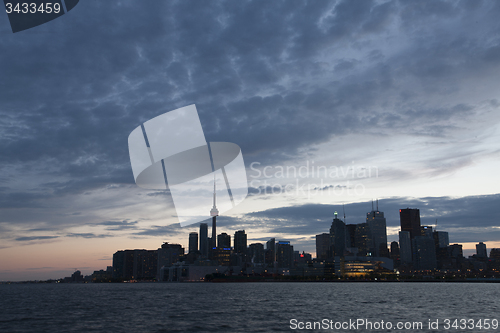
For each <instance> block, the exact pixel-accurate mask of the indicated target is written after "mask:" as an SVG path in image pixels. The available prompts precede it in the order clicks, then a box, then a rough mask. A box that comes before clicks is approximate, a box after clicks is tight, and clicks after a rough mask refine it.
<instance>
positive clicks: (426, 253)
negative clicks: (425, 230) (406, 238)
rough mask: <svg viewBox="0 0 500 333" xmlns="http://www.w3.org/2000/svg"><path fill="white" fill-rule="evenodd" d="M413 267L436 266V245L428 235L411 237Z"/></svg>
mask: <svg viewBox="0 0 500 333" xmlns="http://www.w3.org/2000/svg"><path fill="white" fill-rule="evenodd" d="M412 245H413V246H412V249H413V267H414V269H416V270H426V271H428V270H433V269H436V268H437V261H436V246H435V243H434V239H433V238H431V237H428V236H416V237H415V238H414V239H412Z"/></svg>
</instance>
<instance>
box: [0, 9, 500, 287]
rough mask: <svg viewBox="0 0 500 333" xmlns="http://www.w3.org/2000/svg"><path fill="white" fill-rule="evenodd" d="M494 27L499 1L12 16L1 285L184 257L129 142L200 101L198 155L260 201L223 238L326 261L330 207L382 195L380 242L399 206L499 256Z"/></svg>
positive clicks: (234, 214)
mask: <svg viewBox="0 0 500 333" xmlns="http://www.w3.org/2000/svg"><path fill="white" fill-rule="evenodd" d="M499 13H500V4H499V3H498V2H488V1H486V2H477V3H476V2H474V3H472V2H471V3H469V2H446V1H444V2H442V1H435V2H420V1H416V2H398V1H373V2H356V1H331V2H330V1H327V2H319V1H318V2H305V1H294V0H291V1H273V2H259V1H241V2H238V3H234V2H230V1H229V2H226V1H215V2H214V3H213V4H210V5H209V4H200V3H199V2H196V1H182V2H161V3H159V4H157V6H155V7H151V6H139V5H137V3H136V2H134V1H131V0H124V1H121V2H120V3H109V4H106V6H102V5H101V4H100V3H99V2H88V1H87V2H80V3H79V5H78V7H77V8H75V10H72V11H71V12H70V13H68V14H67V15H64V16H62V17H60V18H58V19H57V20H53V21H51V22H48V23H46V24H43V25H40V26H38V27H35V28H32V29H29V30H25V31H21V32H19V33H15V34H13V33H12V30H11V28H10V25H9V22H8V17H7V16H6V15H3V16H2V17H3V18H0V33H1V34H2V38H1V39H0V45H1V47H2V52H1V53H0V57H1V59H2V61H1V62H0V74H1V78H2V79H1V81H2V84H3V88H2V89H0V113H1V115H2V117H0V130H1V135H0V140H1V141H0V161H1V162H0V171H1V173H0V174H1V176H0V280H31V279H47V278H52V277H59V276H68V275H69V274H70V273H71V272H72V271H73V269H74V268H75V267H78V268H79V269H82V271H87V270H88V271H93V270H96V269H101V268H103V267H105V266H107V265H109V263H110V261H111V260H112V258H111V253H113V252H114V251H115V250H116V249H119V248H122V247H123V246H124V245H127V247H130V248H152V247H153V246H156V245H155V244H158V243H160V242H163V241H168V242H171V243H182V244H184V246H187V244H185V243H186V242H187V237H186V235H188V234H189V233H190V232H192V231H196V226H193V227H190V226H187V227H184V228H183V227H181V226H180V225H179V224H178V223H177V221H178V219H177V217H176V216H175V210H174V209H173V202H172V198H171V195H170V193H169V192H168V191H157V190H146V189H142V188H139V187H138V186H137V185H136V184H135V182H134V176H133V172H132V167H131V164H130V158H129V153H128V147H127V138H128V136H129V134H130V133H131V132H132V131H133V130H134V129H136V128H138V126H140V125H141V124H143V123H144V122H146V121H148V120H149V119H153V118H154V117H156V116H158V115H161V114H164V113H165V112H167V111H169V110H175V109H177V108H181V107H184V106H187V105H192V104H196V106H197V108H198V111H199V118H200V123H201V127H202V129H203V133H204V135H205V138H206V141H207V142H232V143H234V144H236V145H238V146H239V147H241V152H242V155H243V157H244V161H245V168H246V172H247V177H248V185H249V196H248V197H247V198H246V199H245V201H243V202H242V203H241V204H240V205H238V206H237V207H235V208H234V209H232V210H229V211H227V212H226V213H224V214H223V216H219V217H217V229H219V230H220V231H227V230H247V232H248V233H249V234H250V235H251V236H250V237H251V238H252V239H250V238H249V239H248V241H249V243H250V242H256V241H265V240H268V239H269V238H271V237H277V238H280V239H286V240H289V241H290V242H292V243H293V244H296V246H298V247H299V248H301V249H303V250H305V251H306V252H309V253H314V252H315V250H314V238H315V235H317V234H320V233H322V232H326V231H324V229H323V228H322V223H327V222H326V221H327V220H328V219H329V218H330V217H331V216H332V211H335V210H337V211H339V212H341V211H342V206H343V205H344V206H345V211H346V217H347V223H360V222H363V221H366V212H367V211H369V210H370V206H371V203H370V202H371V200H373V199H376V198H379V205H380V207H381V208H382V207H383V208H384V209H383V210H384V212H385V218H386V223H387V228H388V229H387V230H388V232H387V233H388V236H387V242H388V243H390V242H392V241H394V240H396V239H397V237H398V228H397V227H398V219H399V217H398V215H399V209H404V208H406V207H418V208H419V209H420V213H421V222H422V225H434V223H435V221H436V219H437V220H438V230H440V229H441V228H442V230H447V231H449V233H450V239H453V240H454V242H456V243H461V244H464V249H468V250H467V251H469V252H470V253H472V252H474V251H475V244H476V243H477V242H480V241H482V242H484V243H485V244H487V247H488V248H500V227H499V225H498V223H497V212H496V211H497V206H498V201H499V200H500V194H499V192H500V191H499V190H498V185H497V183H498V170H499V168H500V158H499V157H500V150H499V146H498V143H499V142H500V113H499V112H498V111H499V108H500V101H499V97H498V77H499V75H498V74H499V73H500V57H499V56H498V55H499V50H500V43H499V41H498V30H499V29H500V23H499V21H498V14H499ZM104 22H105V23H106V24H107V25H109V26H112V28H110V29H103V24H104ZM145 22H147V23H148V24H145ZM495 179H497V180H495ZM273 193H274V194H273ZM207 214H208V212H207ZM209 217H210V216H209V215H207V219H208V218H209ZM207 223H209V222H207ZM328 228H329V227H328ZM466 253H467V252H466ZM103 263H105V264H104V265H103Z"/></svg>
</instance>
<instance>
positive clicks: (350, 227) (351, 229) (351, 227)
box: [345, 224, 358, 247]
mask: <svg viewBox="0 0 500 333" xmlns="http://www.w3.org/2000/svg"><path fill="white" fill-rule="evenodd" d="M345 227H346V229H347V232H348V233H349V236H348V237H349V241H350V242H351V247H358V246H357V245H356V228H357V227H358V225H357V224H347V225H346V226H345Z"/></svg>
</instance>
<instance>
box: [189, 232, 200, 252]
mask: <svg viewBox="0 0 500 333" xmlns="http://www.w3.org/2000/svg"><path fill="white" fill-rule="evenodd" d="M188 249H189V253H193V252H196V251H198V233H197V232H190V233H189V245H188Z"/></svg>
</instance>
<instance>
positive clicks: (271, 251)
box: [266, 238, 276, 264]
mask: <svg viewBox="0 0 500 333" xmlns="http://www.w3.org/2000/svg"><path fill="white" fill-rule="evenodd" d="M275 261H276V238H271V239H270V240H268V241H267V242H266V264H274V262H275Z"/></svg>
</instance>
